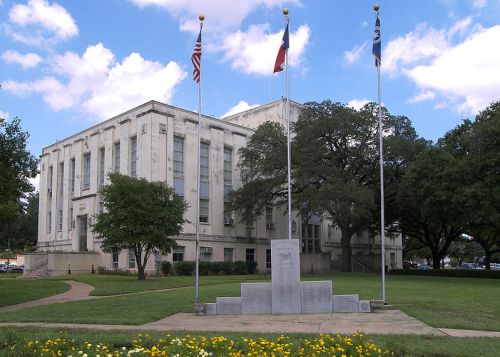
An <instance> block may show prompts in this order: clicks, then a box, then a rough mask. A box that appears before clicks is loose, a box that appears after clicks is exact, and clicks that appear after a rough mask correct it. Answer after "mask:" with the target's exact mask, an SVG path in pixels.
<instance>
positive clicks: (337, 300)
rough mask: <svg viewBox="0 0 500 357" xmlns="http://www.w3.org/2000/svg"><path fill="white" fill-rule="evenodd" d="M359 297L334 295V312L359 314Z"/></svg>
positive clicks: (356, 295)
mask: <svg viewBox="0 0 500 357" xmlns="http://www.w3.org/2000/svg"><path fill="white" fill-rule="evenodd" d="M358 311H359V295H358V294H355V295H333V312H358Z"/></svg>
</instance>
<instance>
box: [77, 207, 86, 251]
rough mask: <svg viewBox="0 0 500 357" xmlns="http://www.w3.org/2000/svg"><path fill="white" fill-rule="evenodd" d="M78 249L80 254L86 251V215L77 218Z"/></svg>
mask: <svg viewBox="0 0 500 357" xmlns="http://www.w3.org/2000/svg"><path fill="white" fill-rule="evenodd" d="M78 220H79V222H78V223H79V230H80V234H79V248H80V252H86V251H87V215H84V216H79V217H78Z"/></svg>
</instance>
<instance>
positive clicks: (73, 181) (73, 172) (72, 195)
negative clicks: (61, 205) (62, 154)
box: [71, 158, 76, 197]
mask: <svg viewBox="0 0 500 357" xmlns="http://www.w3.org/2000/svg"><path fill="white" fill-rule="evenodd" d="M75 172H76V162H75V158H72V159H71V197H74V196H75Z"/></svg>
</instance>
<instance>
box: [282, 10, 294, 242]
mask: <svg viewBox="0 0 500 357" xmlns="http://www.w3.org/2000/svg"><path fill="white" fill-rule="evenodd" d="M283 15H285V28H288V33H290V19H289V18H288V9H287V8H286V7H285V8H284V9H283ZM288 49H289V48H287V49H286V52H285V95H286V102H285V122H286V145H287V178H288V239H292V187H291V182H292V174H291V161H292V160H291V156H292V155H291V147H290V115H289V112H290V99H289V95H290V94H289V91H290V85H289V79H288Z"/></svg>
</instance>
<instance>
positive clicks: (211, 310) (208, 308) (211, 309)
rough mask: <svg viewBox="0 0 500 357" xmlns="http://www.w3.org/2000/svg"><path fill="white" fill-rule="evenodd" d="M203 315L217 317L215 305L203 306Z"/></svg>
mask: <svg viewBox="0 0 500 357" xmlns="http://www.w3.org/2000/svg"><path fill="white" fill-rule="evenodd" d="M204 312H205V314H207V315H217V304H216V303H207V304H205V311H204Z"/></svg>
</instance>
